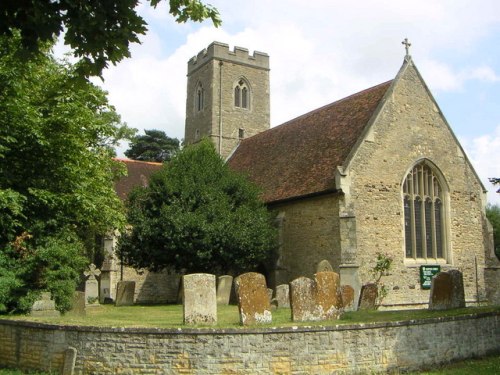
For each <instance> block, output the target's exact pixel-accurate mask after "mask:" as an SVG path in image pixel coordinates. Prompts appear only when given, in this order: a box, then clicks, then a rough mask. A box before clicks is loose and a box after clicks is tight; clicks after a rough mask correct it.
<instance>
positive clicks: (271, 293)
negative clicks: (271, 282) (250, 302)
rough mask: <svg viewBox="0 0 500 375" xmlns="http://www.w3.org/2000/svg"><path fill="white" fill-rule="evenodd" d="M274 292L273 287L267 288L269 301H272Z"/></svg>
mask: <svg viewBox="0 0 500 375" xmlns="http://www.w3.org/2000/svg"><path fill="white" fill-rule="evenodd" d="M273 293H274V291H273V290H272V289H271V288H267V297H268V298H269V303H271V300H272V299H273Z"/></svg>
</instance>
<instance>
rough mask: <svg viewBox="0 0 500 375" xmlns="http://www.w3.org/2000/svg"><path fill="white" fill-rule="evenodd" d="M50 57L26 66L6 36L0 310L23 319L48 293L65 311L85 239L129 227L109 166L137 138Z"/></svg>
mask: <svg viewBox="0 0 500 375" xmlns="http://www.w3.org/2000/svg"><path fill="white" fill-rule="evenodd" d="M49 48H50V45H46V46H41V47H40V49H41V50H42V51H43V53H40V54H38V55H37V56H36V57H34V58H32V59H30V60H28V61H26V60H24V59H19V54H18V52H19V51H20V50H21V49H22V47H21V40H20V38H19V37H17V36H12V37H1V36H0V258H1V259H0V276H1V278H0V299H1V300H0V305H3V306H4V308H7V309H14V310H19V311H25V310H26V306H28V305H29V302H30V301H32V299H33V298H35V297H36V295H37V293H38V292H39V291H40V290H41V289H47V288H48V289H49V290H51V291H52V292H53V293H54V295H55V296H56V301H57V302H58V306H59V308H61V309H62V310H64V309H66V308H67V301H68V298H70V296H69V295H68V293H70V292H71V295H72V293H73V290H74V285H75V278H76V275H79V274H80V266H81V259H82V258H81V257H80V256H81V255H83V254H84V250H83V239H85V238H86V237H87V236H88V233H104V232H105V231H107V230H109V229H112V228H115V227H121V226H123V223H124V220H125V215H124V210H123V205H122V203H121V201H120V200H119V199H118V197H117V195H116V193H115V191H114V186H113V179H114V177H115V176H118V175H119V174H121V167H120V163H117V162H114V161H113V160H112V158H111V156H112V154H113V151H112V147H113V146H114V145H115V144H116V143H117V142H118V140H119V138H120V137H121V136H124V135H126V134H129V135H131V134H132V131H131V130H130V129H128V128H127V127H126V126H124V125H122V124H121V123H120V118H119V116H118V115H117V113H116V112H115V111H114V109H113V108H112V107H111V106H110V105H109V104H108V102H107V98H106V94H105V92H103V91H102V90H101V89H100V88H98V87H97V86H94V85H92V84H91V83H89V82H88V81H86V80H84V79H81V78H75V69H74V67H73V66H71V65H70V64H67V63H58V62H56V61H55V60H54V59H53V58H52V57H51V56H50V55H49V54H47V52H46V51H48V50H49ZM23 249H24V250H23ZM16 301H17V302H16ZM29 306H31V305H29Z"/></svg>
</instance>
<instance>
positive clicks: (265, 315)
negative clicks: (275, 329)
mask: <svg viewBox="0 0 500 375" xmlns="http://www.w3.org/2000/svg"><path fill="white" fill-rule="evenodd" d="M234 284H235V289H236V296H237V299H238V309H239V312H240V322H241V324H243V325H251V324H255V323H271V321H272V313H271V306H270V301H269V295H268V291H267V286H266V279H265V277H264V275H261V274H260V273H256V272H248V273H244V274H243V275H240V276H238V277H237V278H236V279H235V283H234Z"/></svg>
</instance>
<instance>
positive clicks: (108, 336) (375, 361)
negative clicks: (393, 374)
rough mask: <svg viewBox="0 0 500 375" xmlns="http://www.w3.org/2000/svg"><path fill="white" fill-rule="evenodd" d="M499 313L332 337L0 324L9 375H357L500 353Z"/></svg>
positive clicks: (307, 332) (329, 331) (350, 329)
mask: <svg viewBox="0 0 500 375" xmlns="http://www.w3.org/2000/svg"><path fill="white" fill-rule="evenodd" d="M499 343H500V313H498V312H495V313H484V314H479V315H468V316H461V317H447V318H433V319H426V320H421V321H406V322H393V323H376V324H374V323H370V324H362V325H351V326H333V327H294V328H292V327H290V328H255V329H226V330H224V329H188V328H179V329H154V328H150V329H141V328H98V327H81V326H78V327H76V326H56V325H49V324H42V323H33V322H25V321H15V320H0V365H1V366H12V367H18V368H23V369H39V370H45V371H47V370H49V371H55V372H59V373H61V369H62V367H63V364H64V358H65V353H66V351H67V349H68V348H69V347H72V348H75V349H76V352H77V355H76V362H75V367H74V373H75V374H115V373H124V374H127V373H134V374H160V373H161V374H165V373H168V374H217V375H219V374H225V373H227V374H229V373H231V374H247V373H249V372H250V373H253V374H291V373H307V374H331V373H337V372H339V373H343V374H355V373H368V372H386V371H389V370H396V369H398V370H414V369H418V368H424V367H425V368H432V367H433V366H435V365H437V364H442V363H447V362H451V361H456V360H459V359H464V358H470V357H477V356H484V355H488V354H493V353H498V352H499V351H500V346H499Z"/></svg>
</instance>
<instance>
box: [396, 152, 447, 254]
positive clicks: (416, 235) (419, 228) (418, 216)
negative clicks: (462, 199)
mask: <svg viewBox="0 0 500 375" xmlns="http://www.w3.org/2000/svg"><path fill="white" fill-rule="evenodd" d="M402 195H403V216H404V242H405V246H404V252H405V260H406V261H415V262H417V263H429V262H432V263H446V262H448V261H449V249H448V240H447V238H448V235H447V228H448V224H447V215H446V196H447V185H446V182H445V180H444V178H443V176H442V174H441V173H440V172H439V170H438V169H437V168H436V166H435V165H434V164H432V163H431V162H430V161H428V160H421V161H419V162H418V163H416V164H415V165H414V166H413V167H412V168H411V169H410V171H409V172H408V173H407V175H406V176H405V179H404V181H403V184H402Z"/></svg>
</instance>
